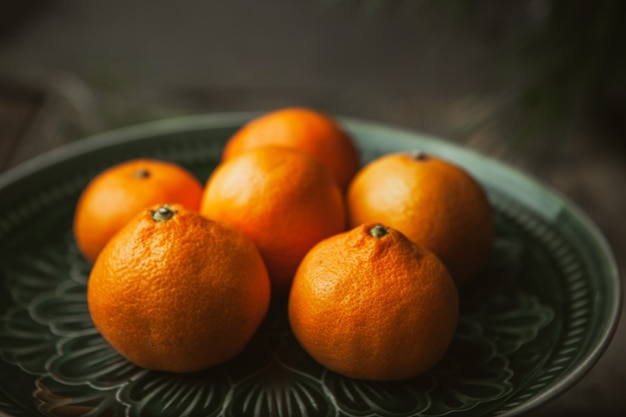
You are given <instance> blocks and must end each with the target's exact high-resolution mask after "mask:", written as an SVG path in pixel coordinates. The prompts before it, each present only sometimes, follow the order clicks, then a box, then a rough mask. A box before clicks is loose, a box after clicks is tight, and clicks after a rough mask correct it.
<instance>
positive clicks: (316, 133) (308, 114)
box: [223, 107, 360, 189]
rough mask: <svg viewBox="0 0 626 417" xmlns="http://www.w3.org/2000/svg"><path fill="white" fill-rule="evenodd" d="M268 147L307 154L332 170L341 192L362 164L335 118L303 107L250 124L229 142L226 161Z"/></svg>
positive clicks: (275, 113)
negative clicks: (275, 146) (294, 150)
mask: <svg viewBox="0 0 626 417" xmlns="http://www.w3.org/2000/svg"><path fill="white" fill-rule="evenodd" d="M267 145H280V146H288V147H293V148H296V149H300V150H302V151H305V152H307V153H308V154H309V155H311V156H313V157H314V158H316V159H317V160H319V161H320V162H321V163H322V164H324V165H325V166H326V167H327V168H328V169H329V170H330V172H331V173H332V174H333V176H334V177H335V178H336V180H337V181H338V182H339V185H340V186H341V188H342V189H345V188H346V187H347V185H348V183H349V182H350V179H351V178H352V177H353V176H354V174H355V173H356V171H357V170H358V169H359V165H360V163H359V154H358V151H357V149H356V146H355V145H354V143H353V140H352V138H351V136H350V135H349V134H348V133H347V132H346V131H345V130H343V129H342V128H341V126H340V125H339V124H338V123H337V122H336V121H335V120H334V119H333V118H331V117H330V116H329V115H327V114H324V113H322V112H320V111H316V110H312V109H308V108H301V107H290V108H285V109H280V110H275V111H273V112H270V113H266V114H264V115H261V116H259V117H257V118H255V119H253V120H251V121H250V122H248V123H247V124H246V125H244V126H243V127H242V128H241V129H239V130H238V131H237V132H236V133H235V134H234V135H233V136H232V137H231V138H230V139H229V141H228V142H227V144H226V147H225V149H224V152H223V160H228V159H230V158H232V157H234V156H236V155H239V154H241V153H243V152H245V151H248V150H251V149H254V148H257V147H259V146H267Z"/></svg>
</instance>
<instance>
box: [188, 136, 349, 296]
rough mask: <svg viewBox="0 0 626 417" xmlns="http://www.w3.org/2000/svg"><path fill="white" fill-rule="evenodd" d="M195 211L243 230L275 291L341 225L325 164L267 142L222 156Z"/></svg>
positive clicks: (341, 208) (339, 200)
mask: <svg viewBox="0 0 626 417" xmlns="http://www.w3.org/2000/svg"><path fill="white" fill-rule="evenodd" d="M200 212H201V213H202V214H203V215H206V216H207V217H210V218H214V219H218V220H223V221H227V222H229V223H231V224H233V225H234V226H235V227H237V228H239V229H240V230H242V231H243V232H244V233H245V234H246V235H247V236H249V237H250V238H251V239H252V240H253V241H254V243H255V244H256V245H257V247H258V248H259V251H260V252H261V255H262V256H263V259H264V260H265V264H266V265H267V269H268V271H269V274H270V279H271V280H272V287H273V289H274V290H276V292H277V293H285V292H286V291H287V290H288V288H289V285H290V284H291V280H292V278H293V274H294V272H295V271H296V268H297V267H298V264H299V263H300V260H301V259H302V258H303V257H304V255H305V254H306V252H307V251H308V250H309V249H310V248H311V247H313V245H315V244H316V243H317V242H319V241H320V240H322V239H324V238H326V237H328V236H330V235H333V234H335V233H339V232H342V231H344V230H345V228H346V208H345V202H344V199H343V194H342V192H341V190H340V188H339V186H338V184H337V183H336V182H335V181H334V180H333V178H332V176H331V175H330V173H329V172H328V170H327V169H326V168H325V167H324V166H323V165H322V164H321V163H320V162H318V161H317V160H316V159H314V158H313V157H311V156H309V155H308V154H306V153H304V152H302V151H299V150H297V149H293V148H286V147H276V146H266V147H260V148H256V149H253V150H251V151H248V152H246V153H242V154H241V155H239V156H237V157H233V158H231V159H228V160H226V161H224V162H222V163H221V164H220V165H219V166H218V167H217V168H216V169H215V170H214V171H213V173H212V174H211V176H210V177H209V179H208V181H207V184H206V185H205V190H204V195H203V198H202V204H201V207H200Z"/></svg>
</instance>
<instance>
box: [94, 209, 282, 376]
mask: <svg viewBox="0 0 626 417" xmlns="http://www.w3.org/2000/svg"><path fill="white" fill-rule="evenodd" d="M87 301H88V306H89V312H90V314H91V317H92V320H93V322H94V324H95V326H96V328H97V329H98V330H99V331H100V333H101V334H102V336H103V337H104V338H105V339H106V340H107V341H108V342H109V343H110V344H111V345H112V346H113V348H115V349H116V350H117V351H118V352H119V353H120V354H121V355H122V356H124V357H125V358H126V359H128V360H129V361H130V362H133V363H134V364H136V365H138V366H141V367H144V368H147V369H153V370H161V371H169V372H179V373H183V372H193V371H198V370H201V369H205V368H208V367H211V366H214V365H217V364H220V363H223V362H225V361H227V360H229V359H231V358H233V357H234V356H236V355H237V354H238V353H239V352H241V350H243V348H244V347H245V346H246V345H247V344H248V342H249V341H250V339H251V338H252V337H253V335H254V333H255V332H256V330H257V328H258V327H259V325H260V323H261V321H262V320H263V318H264V316H265V314H266V313H267V310H268V307H269V302H270V283H269V277H268V274H267V270H266V268H265V265H264V263H263V260H262V259H261V255H260V254H259V252H258V250H257V248H256V246H255V245H254V244H253V243H252V241H251V240H250V239H249V238H248V237H246V236H245V235H244V234H243V233H241V232H240V231H239V230H237V229H235V228H234V227H232V226H229V225H226V224H223V223H220V222H216V221H213V220H209V219H206V218H205V217H203V216H201V215H200V214H199V213H197V212H195V211H192V210H188V209H187V208H185V207H184V206H182V205H176V204H173V205H159V206H154V207H152V208H150V209H146V210H142V211H141V212H140V213H139V214H138V215H137V216H136V217H135V218H134V219H133V220H131V221H130V222H129V223H128V224H127V225H126V226H124V228H122V229H121V230H120V231H119V233H117V234H116V235H115V236H114V237H113V238H111V240H110V241H109V243H107V245H106V246H105V248H104V249H103V251H102V253H101V255H100V256H99V257H98V259H97V260H96V262H95V264H94V266H93V269H92V271H91V274H90V277H89V282H88V287H87Z"/></svg>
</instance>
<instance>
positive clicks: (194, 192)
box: [74, 159, 202, 262]
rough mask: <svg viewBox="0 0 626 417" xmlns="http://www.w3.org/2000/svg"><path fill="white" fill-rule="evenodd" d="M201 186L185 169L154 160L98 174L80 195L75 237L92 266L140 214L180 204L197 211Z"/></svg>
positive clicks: (127, 164)
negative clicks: (117, 234)
mask: <svg viewBox="0 0 626 417" xmlns="http://www.w3.org/2000/svg"><path fill="white" fill-rule="evenodd" d="M201 197H202V183H200V181H198V180H197V179H196V178H195V177H194V176H193V175H192V174H191V173H190V172H189V171H187V170H186V169H184V168H183V167H181V166H179V165H177V164H174V163H171V162H165V161H158V160H153V159H133V160H130V161H126V162H122V163H120V164H117V165H115V166H112V167H110V168H108V169H106V170H105V171H103V172H101V173H100V174H98V175H97V176H96V177H95V178H94V179H92V180H91V182H90V183H89V184H88V185H87V186H86V187H85V189H84V190H83V192H82V193H81V195H80V197H79V200H78V203H77V206H76V210H75V213H74V237H75V240H76V244H77V246H78V248H79V249H80V251H81V253H82V254H83V256H84V257H85V258H86V259H87V260H89V261H90V262H93V261H95V259H96V257H97V256H98V254H99V253H100V251H101V250H102V248H103V247H104V245H105V244H106V243H107V242H108V241H109V239H111V237H112V236H113V235H114V234H115V233H116V232H117V231H118V230H119V229H121V228H122V226H124V225H125V224H126V223H127V222H128V221H130V219H132V218H133V217H134V216H135V215H136V214H137V213H138V212H139V211H141V210H143V209H145V208H146V207H149V206H151V205H154V204H164V203H178V204H182V205H184V206H185V207H187V208H189V209H192V210H198V209H199V207H200V199H201Z"/></svg>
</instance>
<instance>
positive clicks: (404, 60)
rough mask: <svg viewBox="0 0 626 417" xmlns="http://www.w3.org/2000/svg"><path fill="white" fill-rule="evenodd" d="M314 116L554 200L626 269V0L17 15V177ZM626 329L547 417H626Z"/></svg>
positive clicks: (0, 27)
mask: <svg viewBox="0 0 626 417" xmlns="http://www.w3.org/2000/svg"><path fill="white" fill-rule="evenodd" d="M293 105H306V106H311V107H314V108H317V109H321V110H324V111H328V112H330V113H333V114H337V115H343V116H352V117H357V118H364V119H371V120H375V121H379V122H384V123H389V124H394V125H397V126H401V127H406V128H409V129H413V130H418V131H421V132H424V133H427V134H431V135H435V136H439V137H441V138H444V139H445V140H449V141H452V142H457V143H460V144H463V145H465V146H467V147H470V148H473V149H475V150H477V151H479V152H482V153H484V154H487V155H490V156H492V157H494V158H497V159H500V160H502V161H504V162H506V163H508V164H511V165H513V166H515V167H517V168H519V169H521V170H523V171H525V172H526V173H528V174H531V175H533V176H534V177H536V178H539V179H541V180H542V181H544V182H546V183H548V184H550V185H551V186H553V187H554V188H556V189H558V190H559V191H560V192H561V193H563V194H565V195H566V196H568V197H569V198H570V199H572V200H573V201H575V202H576V203H577V204H578V205H580V206H581V207H582V208H583V210H584V211H586V212H587V213H588V214H589V215H590V216H591V218H592V219H593V220H594V221H596V223H597V224H598V225H599V226H600V228H601V229H602V230H603V231H604V233H605V234H606V236H607V238H608V240H609V242H610V244H611V245H612V247H613V249H614V251H615V255H616V257H617V259H618V263H619V265H620V267H621V268H622V269H623V267H624V265H625V263H624V259H626V227H625V226H624V223H623V214H624V213H626V192H625V191H624V184H625V183H626V164H625V161H626V143H625V141H624V136H625V134H624V132H625V128H626V1H621V0H601V1H588V0H571V1H567V0H516V1H498V0H476V1H469V0H448V1H436V0H301V1H292V0H264V1H253V0H229V1H227V0H221V1H219V0H214V1H201V0H179V1H176V2H174V1H166V0H152V1H149V0H145V1H139V0H127V1H123V2H114V1H105V0H90V1H82V0H0V172H1V171H3V170H6V169H8V168H10V167H12V166H14V165H16V164H19V163H20V162H23V161H24V160H27V159H30V158H32V157H34V156H36V155H38V154H40V153H42V152H45V151H47V150H49V149H53V148H56V147H58V146H61V145H62V144H65V143H68V142H71V141H74V140H79V139H80V138H82V137H85V136H87V135H89V134H92V133H96V132H99V131H103V130H108V129H112V128H117V127H121V126H126V125H130V124H135V123H138V122H143V121H149V120H155V119H160V118H165V117H173V116H177V115H187V114H197V113H207V112H227V111H248V110H253V111H266V110H271V109H274V108H278V107H282V106H293ZM625 348H626V330H624V326H621V327H620V328H619V329H618V333H617V335H616V337H615V339H614V341H613V344H612V345H611V346H610V348H609V350H608V352H607V353H606V354H605V356H604V357H603V358H602V360H601V361H600V362H599V363H598V365H597V366H596V367H595V368H594V369H593V370H592V371H591V373H590V374H589V375H588V376H587V377H586V378H585V379H583V380H582V381H581V382H580V383H578V384H577V385H576V386H575V387H574V388H573V389H572V390H570V391H569V392H568V393H566V394H564V395H563V396H561V397H560V398H558V399H556V400H554V401H553V402H552V403H550V404H549V405H547V406H545V407H542V408H541V409H539V410H537V411H536V412H534V413H533V415H537V416H539V415H541V416H543V415H546V416H547V415H563V416H565V415H568V416H571V415H590V414H593V415H624V413H625V412H626V398H625V396H624V387H626V363H624V361H623V360H622V357H623V352H624V351H625Z"/></svg>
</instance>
